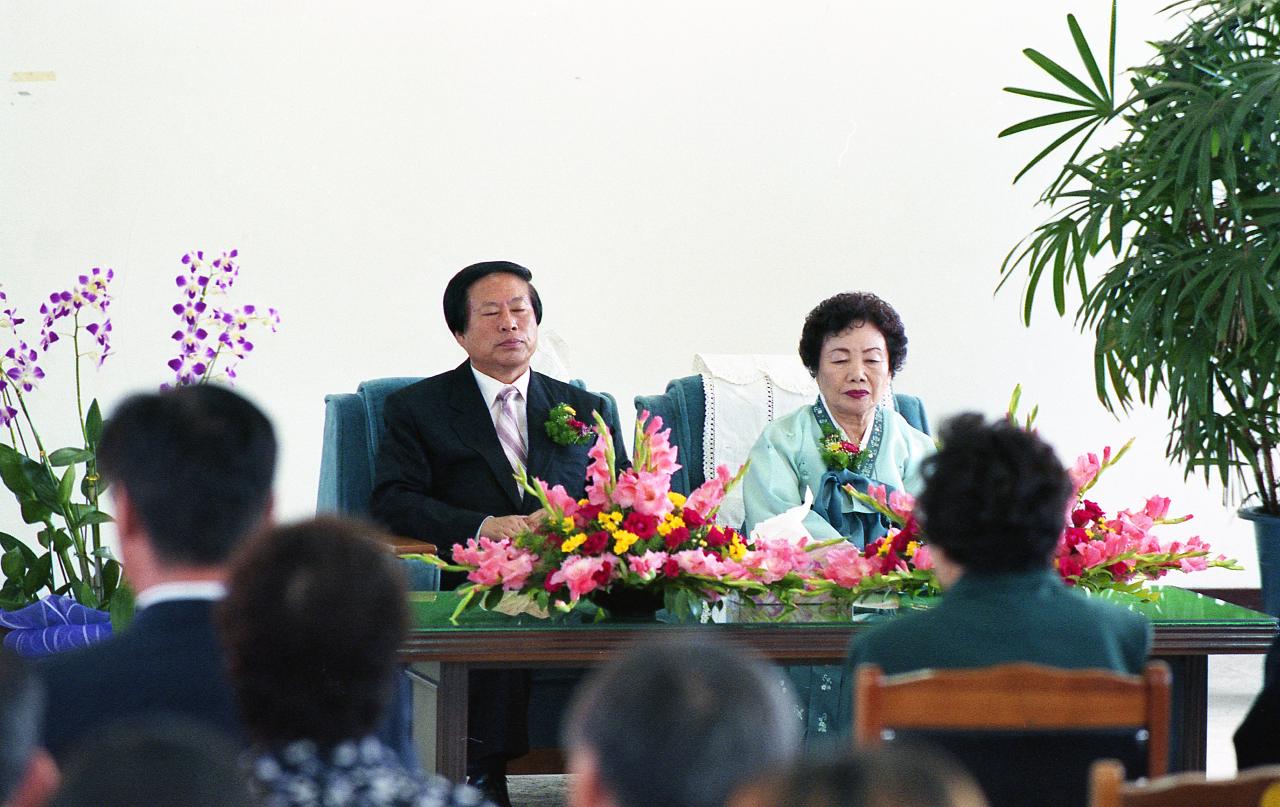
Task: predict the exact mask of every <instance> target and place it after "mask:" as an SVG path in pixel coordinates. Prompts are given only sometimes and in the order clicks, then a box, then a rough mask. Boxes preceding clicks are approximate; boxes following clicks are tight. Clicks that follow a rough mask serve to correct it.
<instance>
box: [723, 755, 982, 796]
mask: <svg viewBox="0 0 1280 807" xmlns="http://www.w3.org/2000/svg"><path fill="white" fill-rule="evenodd" d="M986 805H987V801H986V798H985V797H984V796H983V795H982V789H981V788H979V787H978V785H977V783H976V782H975V781H974V780H973V777H971V776H970V775H969V774H968V773H966V772H965V771H964V770H963V769H962V768H960V766H958V765H956V764H955V763H954V762H952V761H951V760H950V759H949V758H948V757H945V756H942V755H940V754H937V753H934V752H932V751H928V750H924V749H920V748H906V747H899V746H885V747H882V748H876V749H870V750H866V751H859V752H856V753H853V754H850V755H848V756H844V757H837V758H834V759H829V760H804V761H801V762H798V763H796V764H795V765H792V766H791V767H789V768H785V769H781V770H777V771H775V772H774V773H772V774H769V775H766V776H764V777H763V778H761V779H759V780H758V781H756V782H754V783H752V784H751V785H749V786H747V787H746V788H743V789H742V790H741V791H740V792H739V793H738V794H737V795H736V796H735V797H734V798H733V799H732V800H731V801H730V807H986Z"/></svg>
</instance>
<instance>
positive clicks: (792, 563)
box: [742, 538, 815, 583]
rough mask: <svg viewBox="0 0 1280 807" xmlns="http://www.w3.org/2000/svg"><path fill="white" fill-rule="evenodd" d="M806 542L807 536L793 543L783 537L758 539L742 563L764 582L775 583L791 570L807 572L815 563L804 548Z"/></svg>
mask: <svg viewBox="0 0 1280 807" xmlns="http://www.w3.org/2000/svg"><path fill="white" fill-rule="evenodd" d="M808 542H809V541H808V538H801V539H800V541H799V542H797V543H794V544H793V543H791V542H790V541H788V540H786V539H785V538H774V539H764V540H761V541H758V542H757V543H756V547H755V549H754V550H752V551H751V552H748V553H747V556H746V557H745V558H744V559H743V562H742V565H744V566H746V567H747V568H749V569H752V570H753V571H754V572H755V573H756V577H758V578H759V579H760V581H761V582H764V583H776V582H777V581H779V580H781V579H782V578H784V577H786V576H787V575H788V574H790V573H791V572H799V573H804V572H808V571H810V570H811V569H812V568H813V567H814V565H815V561H814V559H813V557H812V556H811V555H810V554H809V553H808V552H806V551H805V550H804V547H805V545H806V544H807V543H808Z"/></svg>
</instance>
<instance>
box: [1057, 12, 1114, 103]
mask: <svg viewBox="0 0 1280 807" xmlns="http://www.w3.org/2000/svg"><path fill="white" fill-rule="evenodd" d="M1067 27H1068V28H1070V29H1071V38H1072V39H1074V40H1075V42H1076V50H1077V51H1079V53H1080V61H1082V62H1084V66H1085V69H1086V70H1088V71H1089V77H1090V78H1092V79H1093V86H1095V87H1097V88H1098V94H1099V95H1100V96H1101V97H1103V98H1106V99H1108V100H1110V93H1109V92H1107V82H1106V80H1104V79H1103V78H1102V71H1101V70H1099V69H1098V62H1097V61H1096V60H1095V59H1094V58H1093V50H1092V49H1091V48H1090V47H1089V42H1088V41H1087V40H1086V39H1085V38H1084V32H1083V31H1081V30H1080V23H1078V22H1076V17H1075V15H1074V14H1068V15H1067Z"/></svg>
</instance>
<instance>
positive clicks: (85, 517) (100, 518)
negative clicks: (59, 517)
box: [76, 507, 115, 526]
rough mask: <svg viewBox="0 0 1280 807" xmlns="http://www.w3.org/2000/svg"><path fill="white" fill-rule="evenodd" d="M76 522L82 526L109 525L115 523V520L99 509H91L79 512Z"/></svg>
mask: <svg viewBox="0 0 1280 807" xmlns="http://www.w3.org/2000/svg"><path fill="white" fill-rule="evenodd" d="M76 521H77V522H78V523H80V524H82V525H86V526H88V525H91V524H109V523H111V522H113V521H115V519H114V518H112V517H111V516H109V515H107V514H106V513H104V512H102V511H101V510H98V509H97V508H94V507H89V508H86V509H84V510H78V511H77V513H76Z"/></svg>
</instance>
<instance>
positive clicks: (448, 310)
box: [444, 261, 542, 334]
mask: <svg viewBox="0 0 1280 807" xmlns="http://www.w3.org/2000/svg"><path fill="white" fill-rule="evenodd" d="M498 274H503V275H512V276H514V277H516V278H517V279H519V280H523V281H524V282H525V285H526V286H527V287H528V290H529V304H530V305H531V306H532V307H533V316H534V321H535V322H536V323H538V324H541V323H542V298H541V297H539V296H538V290H537V289H536V288H534V287H533V282H532V281H533V272H530V271H529V270H528V269H526V268H525V267H523V266H521V265H520V264H518V263H513V262H511V261H482V262H480V263H473V264H471V265H470V266H468V267H466V268H464V269H462V270H461V271H459V272H458V273H457V274H456V275H454V276H453V278H452V279H450V280H449V284H448V285H447V286H445V287H444V321H445V324H446V325H448V326H449V332H450V333H454V334H460V333H465V332H466V330H467V326H468V325H470V324H471V306H470V298H469V295H470V293H471V287H472V286H474V285H475V284H476V283H477V282H479V281H481V280H483V279H484V278H486V277H489V276H490V275H498Z"/></svg>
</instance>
